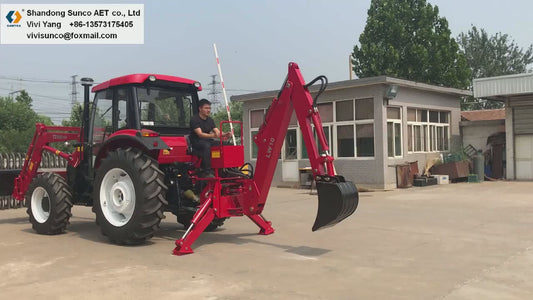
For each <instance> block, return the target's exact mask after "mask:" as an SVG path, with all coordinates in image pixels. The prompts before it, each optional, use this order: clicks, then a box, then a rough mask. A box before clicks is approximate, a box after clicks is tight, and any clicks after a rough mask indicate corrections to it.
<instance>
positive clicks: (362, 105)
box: [355, 98, 374, 120]
mask: <svg viewBox="0 0 533 300" xmlns="http://www.w3.org/2000/svg"><path fill="white" fill-rule="evenodd" d="M355 119H356V120H374V99H372V98H368V99H358V100H356V101H355Z"/></svg>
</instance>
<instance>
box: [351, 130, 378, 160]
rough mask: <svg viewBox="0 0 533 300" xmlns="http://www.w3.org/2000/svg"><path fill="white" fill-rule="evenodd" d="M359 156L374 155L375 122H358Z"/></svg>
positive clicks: (357, 146)
mask: <svg viewBox="0 0 533 300" xmlns="http://www.w3.org/2000/svg"><path fill="white" fill-rule="evenodd" d="M355 128H356V140H357V145H356V148H357V157H374V124H356V125H355Z"/></svg>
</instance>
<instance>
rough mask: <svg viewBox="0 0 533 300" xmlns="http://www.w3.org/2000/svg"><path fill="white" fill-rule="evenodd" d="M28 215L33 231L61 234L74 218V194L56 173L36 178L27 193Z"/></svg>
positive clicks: (44, 174)
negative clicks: (72, 211)
mask: <svg viewBox="0 0 533 300" xmlns="http://www.w3.org/2000/svg"><path fill="white" fill-rule="evenodd" d="M26 202H27V205H28V209H27V211H26V212H27V213H28V215H29V216H30V223H31V224H32V228H33V230H35V231H36V232H37V233H39V234H50V235H52V234H59V233H62V232H64V231H65V229H66V228H67V225H68V224H69V219H70V217H71V216H72V213H71V208H72V192H71V191H70V188H69V186H68V185H67V183H66V182H65V180H64V179H63V177H61V176H59V175H58V174H56V173H43V174H39V175H37V177H35V178H34V179H33V180H32V182H31V184H30V186H29V188H28V192H27V193H26Z"/></svg>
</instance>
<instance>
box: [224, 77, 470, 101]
mask: <svg viewBox="0 0 533 300" xmlns="http://www.w3.org/2000/svg"><path fill="white" fill-rule="evenodd" d="M379 84H391V85H397V86H403V87H410V88H414V89H418V90H424V91H430V92H436V93H443V94H452V95H457V96H472V92H470V91H466V90H460V89H455V88H449V87H442V86H436V85H431V84H426V83H420V82H415V81H410V80H405V79H399V78H394V77H387V76H377V77H367V78H360V79H354V80H344V81H336V82H330V83H329V84H328V87H327V89H326V91H333V90H341V89H348V88H355V87H363V86H370V85H379ZM318 88H319V86H318V85H314V86H312V87H310V88H309V91H310V92H316V91H318ZM278 92H279V91H278V90H274V91H265V92H259V93H251V94H242V95H235V96H231V100H232V101H250V100H259V99H265V98H274V97H276V96H277V95H278Z"/></svg>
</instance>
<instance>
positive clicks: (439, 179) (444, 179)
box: [433, 175, 450, 184]
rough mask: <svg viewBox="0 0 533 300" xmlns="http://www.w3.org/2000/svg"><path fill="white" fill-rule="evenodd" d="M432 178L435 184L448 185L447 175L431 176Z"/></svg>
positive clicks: (448, 178)
mask: <svg viewBox="0 0 533 300" xmlns="http://www.w3.org/2000/svg"><path fill="white" fill-rule="evenodd" d="M433 177H435V178H437V184H449V183H450V176H448V175H433Z"/></svg>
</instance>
